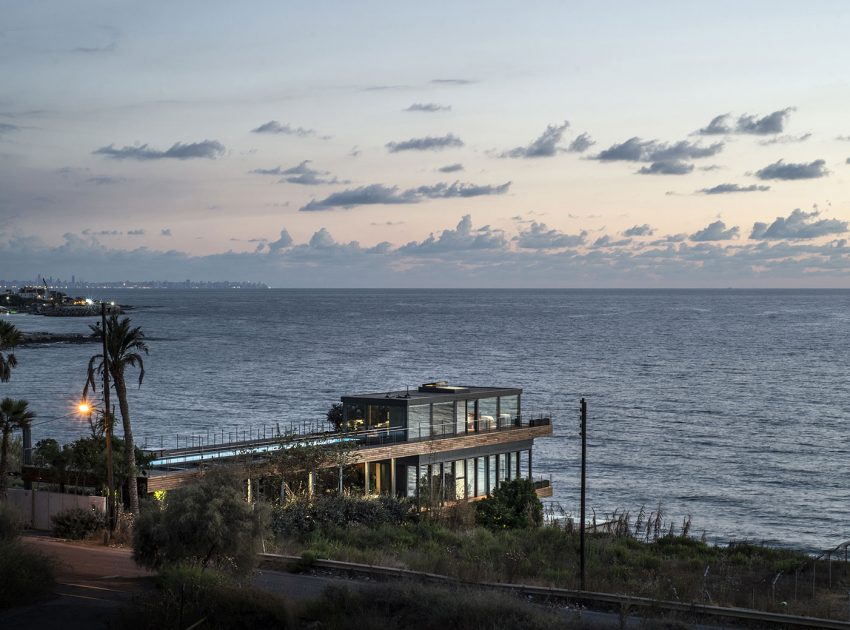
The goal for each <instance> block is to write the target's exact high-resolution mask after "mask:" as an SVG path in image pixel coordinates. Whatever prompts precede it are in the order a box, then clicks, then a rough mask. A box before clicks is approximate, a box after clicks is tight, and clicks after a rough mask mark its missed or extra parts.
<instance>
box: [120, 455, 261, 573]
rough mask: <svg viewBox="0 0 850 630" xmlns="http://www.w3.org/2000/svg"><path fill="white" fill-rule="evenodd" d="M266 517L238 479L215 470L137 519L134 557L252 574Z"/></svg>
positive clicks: (152, 562)
mask: <svg viewBox="0 0 850 630" xmlns="http://www.w3.org/2000/svg"><path fill="white" fill-rule="evenodd" d="M264 515H265V512H264V509H263V506H262V505H259V504H257V505H251V504H249V503H246V502H245V499H244V498H243V496H242V485H241V483H240V481H239V479H238V478H237V477H236V476H235V475H233V474H232V473H230V472H229V471H228V470H226V469H223V468H213V469H211V470H210V471H208V472H207V473H206V474H205V475H204V476H203V477H202V478H201V479H200V481H198V482H196V483H193V484H191V485H187V486H184V487H181V488H178V489H177V490H174V491H172V492H169V493H168V496H167V497H166V498H165V500H164V501H163V502H161V503H160V502H153V504H152V505H148V506H147V507H146V509H145V510H144V511H143V512H142V513H141V515H140V516H139V517H138V518H137V519H136V523H135V527H134V531H133V558H134V559H135V560H136V562H138V563H139V564H141V565H143V566H147V567H150V568H154V569H158V568H160V567H162V566H163V565H167V564H174V563H178V562H187V563H192V564H197V565H200V566H201V567H207V566H211V567H217V568H220V569H224V570H228V571H232V572H234V573H247V572H249V571H250V570H251V569H253V567H254V566H255V565H256V562H257V557H256V554H257V551H258V550H259V546H260V543H261V540H262V532H263V527H264Z"/></svg>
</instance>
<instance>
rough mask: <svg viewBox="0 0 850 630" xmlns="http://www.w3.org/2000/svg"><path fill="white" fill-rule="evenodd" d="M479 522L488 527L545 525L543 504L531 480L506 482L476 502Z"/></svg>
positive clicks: (511, 527)
mask: <svg viewBox="0 0 850 630" xmlns="http://www.w3.org/2000/svg"><path fill="white" fill-rule="evenodd" d="M476 509H477V514H476V518H475V520H476V522H477V523H478V524H479V525H483V526H484V527H486V528H487V529H491V530H499V529H523V528H528V527H539V526H540V525H542V524H543V504H542V503H541V502H540V499H539V498H538V497H537V493H536V492H535V491H534V484H533V483H532V482H531V481H529V480H528V479H514V480H512V481H503V482H502V483H500V484H499V487H498V488H496V490H495V491H494V492H493V494H492V495H490V496H488V497H487V498H485V499H482V500H481V501H479V502H478V503H477V504H476Z"/></svg>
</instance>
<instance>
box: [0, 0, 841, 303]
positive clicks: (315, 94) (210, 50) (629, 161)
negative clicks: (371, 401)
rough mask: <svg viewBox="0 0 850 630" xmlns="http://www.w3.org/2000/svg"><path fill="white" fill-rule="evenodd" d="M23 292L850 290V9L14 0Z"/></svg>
mask: <svg viewBox="0 0 850 630" xmlns="http://www.w3.org/2000/svg"><path fill="white" fill-rule="evenodd" d="M0 9H2V16H3V19H2V20H0V77H2V82H0V278H3V279H7V280H9V279H29V278H35V277H36V276H37V275H43V276H53V277H61V278H66V279H70V277H71V275H74V276H75V277H76V279H77V280H81V279H82V280H88V281H106V280H111V281H114V280H134V281H140V280H182V279H187V278H191V279H193V280H230V281H255V282H265V283H267V284H269V285H271V286H275V287H581V288H583V287H591V288H592V287H599V288H606V287H612V288H618V287H696V288H700V287H706V288H726V287H740V288H749V287H764V288H775V287H813V288H814V287H838V288H850V244H848V240H847V239H848V235H850V223H848V222H850V187H848V182H850V107H848V105H850V71H848V68H850V48H848V46H847V45H846V34H847V33H848V32H850V5H848V3H846V2H845V1H842V0H836V1H817V0H814V1H812V2H808V3H799V2H785V1H782V0H772V1H770V2H761V1H758V0H750V1H747V2H723V1H715V2H688V3H682V2H673V1H670V2H658V1H645V2H641V3H628V2H605V1H600V2H593V3H578V2H523V3H518V2H498V1H493V0H490V1H486V2H484V1H481V2H477V1H465V2H436V1H432V2H427V3H426V2H416V3H414V2H392V3H390V2H368V1H367V2H359V3H351V2H335V1H327V2H299V3H294V2H281V1H277V2H259V1H257V2H244V3H232V2H226V3H225V2H215V1H210V0H206V1H204V2H195V1H184V2H179V3H175V2H157V1H152V2H145V3H138V2H118V1H115V0H108V1H106V0H104V1H98V2H87V1H79V2H74V3H70V2H67V1H66V0H61V1H37V0H35V1H32V2H13V1H11V0H0Z"/></svg>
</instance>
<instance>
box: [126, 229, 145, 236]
mask: <svg viewBox="0 0 850 630" xmlns="http://www.w3.org/2000/svg"><path fill="white" fill-rule="evenodd" d="M144 235H145V231H144V230H142V229H138V230H127V236H144Z"/></svg>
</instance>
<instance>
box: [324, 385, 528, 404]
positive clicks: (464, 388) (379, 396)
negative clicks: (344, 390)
mask: <svg viewBox="0 0 850 630" xmlns="http://www.w3.org/2000/svg"><path fill="white" fill-rule="evenodd" d="M521 393H522V388H520V387H481V386H475V385H449V384H448V383H445V382H444V381H440V382H437V383H426V384H424V385H421V386H420V387H418V388H416V389H401V390H394V391H386V392H374V393H370V394H351V395H348V396H342V397H341V400H342V402H344V403H356V402H364V403H371V404H385V405H420V404H426V403H432V402H450V401H454V400H468V399H475V398H490V397H493V396H515V395H519V394H521Z"/></svg>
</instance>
